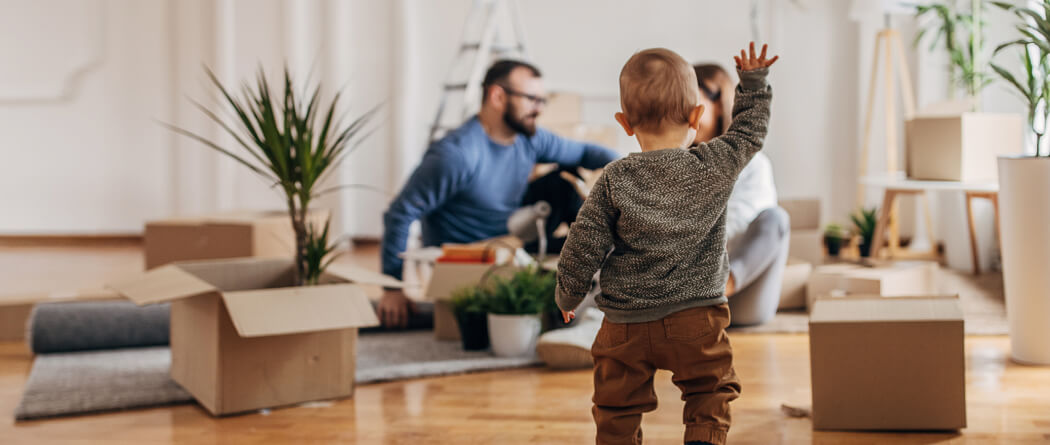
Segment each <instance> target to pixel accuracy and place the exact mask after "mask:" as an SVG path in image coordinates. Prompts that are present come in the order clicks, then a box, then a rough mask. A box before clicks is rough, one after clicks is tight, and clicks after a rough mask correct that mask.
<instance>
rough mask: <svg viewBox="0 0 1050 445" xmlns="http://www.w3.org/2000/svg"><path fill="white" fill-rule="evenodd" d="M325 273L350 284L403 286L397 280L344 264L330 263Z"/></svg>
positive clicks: (403, 285)
mask: <svg viewBox="0 0 1050 445" xmlns="http://www.w3.org/2000/svg"><path fill="white" fill-rule="evenodd" d="M325 273H327V274H329V275H334V276H337V277H339V278H342V279H344V280H346V281H349V282H351V283H357V284H375V285H378V286H383V287H393V288H402V287H405V284H404V283H402V282H401V280H398V279H397V278H394V277H391V276H389V275H383V274H381V273H379V272H374V271H371V270H368V269H365V268H362V267H357V266H354V265H352V264H346V263H332V264H330V265H329V266H328V269H325Z"/></svg>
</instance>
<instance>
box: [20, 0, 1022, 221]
mask: <svg viewBox="0 0 1050 445" xmlns="http://www.w3.org/2000/svg"><path fill="white" fill-rule="evenodd" d="M471 3H472V2H471V0H441V1H428V0H395V1H383V0H346V1H342V0H138V1H133V0H47V1H29V0H0V11H2V14H0V41H2V42H4V43H3V45H2V46H0V66H3V67H4V69H3V70H0V132H2V133H3V134H5V135H7V136H8V137H7V140H6V141H5V142H6V143H5V144H4V145H3V148H2V150H3V153H4V154H5V155H6V156H5V160H6V161H7V162H4V163H0V202H2V203H3V204H4V205H5V207H6V210H7V211H5V212H4V214H5V217H4V218H2V219H0V233H3V234H14V233H23V234H43V233H63V234H90V233H134V232H137V231H139V230H140V228H141V226H142V222H143V221H145V220H147V219H150V218H158V217H164V216H167V215H173V214H192V213H201V212H208V211H213V210H221V209H232V208H280V207H282V205H283V203H282V201H281V200H280V199H279V197H278V196H277V195H276V194H275V193H274V192H273V191H271V190H269V189H268V188H267V185H266V184H263V183H262V182H261V181H259V180H258V179H256V178H255V177H253V176H252V175H251V174H250V173H249V172H246V171H244V169H242V168H241V167H240V166H238V165H236V164H234V163H232V162H230V161H228V160H225V159H222V158H221V157H219V156H217V155H216V154H214V153H212V152H210V151H209V150H208V149H206V148H204V147H202V146H200V145H199V144H197V143H195V142H192V141H189V140H186V139H184V138H181V137H176V136H175V135H173V134H172V133H171V132H168V131H167V130H165V129H163V128H161V127H160V126H158V125H157V124H156V123H155V122H154V120H155V119H156V120H161V121H166V122H173V123H175V124H178V125H180V126H183V127H186V128H189V129H192V130H195V131H199V132H201V133H203V134H205V135H206V136H208V137H213V138H219V139H220V140H222V135H221V133H219V131H218V129H217V128H216V126H214V125H212V124H210V123H209V122H208V121H207V119H206V118H204V117H203V116H202V115H201V114H200V112H199V111H197V110H196V109H194V108H193V106H192V105H191V104H190V102H188V100H187V98H194V99H197V100H200V101H201V102H203V103H204V104H205V105H207V106H209V107H215V106H217V103H218V102H217V97H216V96H215V92H214V89H213V88H211V87H210V86H209V85H208V84H207V82H206V78H205V77H204V75H203V71H202V69H201V65H202V64H205V65H208V66H210V67H212V68H213V69H214V70H215V71H216V73H217V75H219V77H220V78H221V79H223V80H224V81H225V82H227V83H236V82H239V81H241V80H243V79H250V78H251V76H253V75H254V72H255V70H256V68H257V66H258V65H259V64H260V63H261V64H262V65H263V66H265V67H266V70H267V72H268V73H269V74H270V75H271V76H276V75H278V74H279V69H280V66H281V64H282V63H283V62H285V61H287V63H288V64H289V66H290V69H291V71H292V72H293V74H296V75H297V76H299V77H300V78H301V77H302V76H303V75H304V73H313V74H312V78H313V79H317V80H321V81H323V82H324V84H325V85H326V88H327V89H328V91H329V93H330V92H331V91H332V90H334V89H336V88H342V89H343V90H344V94H345V96H346V99H348V100H347V101H346V102H345V103H344V106H346V110H347V111H348V112H349V113H350V114H351V115H353V114H355V113H359V112H362V111H364V110H366V109H368V108H369V107H371V106H372V105H375V104H378V103H382V104H385V107H384V109H383V111H382V112H381V114H380V119H379V122H380V123H381V125H382V126H381V127H379V128H378V131H377V132H376V133H375V134H374V135H373V136H372V137H371V139H369V140H368V142H367V143H366V144H365V145H364V146H362V147H361V148H360V149H359V150H358V152H357V153H356V154H355V155H354V156H353V157H351V158H350V159H349V160H348V162H347V164H346V165H345V166H344V168H343V169H342V170H341V172H340V175H339V177H338V178H336V179H335V180H334V181H333V182H334V183H340V184H352V183H357V184H368V185H371V186H375V187H378V188H381V189H385V190H386V191H388V192H390V193H393V192H395V191H397V190H398V188H399V187H400V186H401V184H402V183H403V182H404V180H405V179H406V178H407V175H408V174H409V173H410V172H411V170H412V169H413V168H414V166H415V164H416V163H417V162H418V160H419V158H420V155H421V154H422V152H423V151H424V150H425V148H426V136H427V128H428V126H429V124H430V122H431V120H432V119H433V114H434V112H435V110H436V107H437V101H438V98H439V88H440V86H441V84H442V82H443V81H444V77H445V75H446V73H447V70H448V67H449V64H450V63H451V61H452V56H453V55H454V54H455V51H456V48H457V46H458V45H459V43H460V42H459V39H460V35H461V30H462V27H463V25H464V21H465V19H466V16H467V11H468V10H469V8H470V6H471ZM849 3H850V2H847V1H844V0H799V1H786V0H756V1H755V2H743V1H738V2H725V1H714V0H706V1H695V0H665V1H660V2H636V1H627V0H615V1H600V0H577V1H573V2H563V1H555V0H527V1H521V2H520V11H521V17H522V22H523V24H524V28H525V34H526V40H527V43H528V45H529V51H530V53H531V55H532V57H533V59H534V61H535V62H536V63H537V64H538V65H539V67H540V68H541V69H542V70H543V71H544V74H545V78H546V82H547V86H548V89H550V90H552V91H558V90H560V91H571V92H576V93H581V94H583V95H584V97H585V100H586V102H585V104H584V110H585V120H587V121H588V122H591V123H606V124H611V123H612V117H611V116H612V113H613V112H615V111H616V109H617V104H618V101H617V85H616V76H617V74H618V72H619V69H620V67H621V65H622V63H623V62H624V61H625V60H626V59H627V58H628V57H629V56H630V54H631V53H633V52H634V51H637V50H639V49H642V48H646V47H651V46H665V47H669V48H671V49H673V50H675V51H678V52H679V53H681V54H682V55H683V56H684V57H686V58H687V59H689V60H695V61H717V62H721V63H723V64H724V65H726V66H731V64H732V55H733V54H734V53H735V51H736V50H737V49H738V48H739V47H741V46H742V45H745V44H746V43H747V41H748V40H750V39H751V38H752V29H751V21H750V12H751V6H752V4H754V5H757V8H758V9H757V11H758V12H759V15H758V20H757V31H758V33H759V34H760V38H761V40H763V41H768V42H769V43H770V47H771V49H772V50H773V51H774V52H775V53H778V54H780V55H781V56H782V59H781V61H780V62H778V64H777V65H776V67H775V68H774V70H773V75H772V82H773V85H774V91H775V99H774V108H773V120H772V122H771V126H770V135H769V138H768V145H767V148H766V152H767V154H768V155H769V156H770V157H771V158H772V160H773V165H774V172H775V175H776V180H777V185H778V187H779V189H780V191H781V196H783V197H811V196H815V197H819V198H821V199H822V202H823V211H824V218H823V219H824V220H825V221H829V220H837V221H840V222H844V221H845V220H846V215H847V214H848V213H849V211H850V210H852V209H853V207H854V193H855V190H856V189H855V179H856V178H855V170H856V161H857V152H858V149H859V146H860V132H859V129H860V125H861V119H862V116H861V113H862V111H863V106H864V100H865V96H866V89H867V76H868V72H869V70H870V67H869V66H868V64H869V63H870V57H871V50H872V49H871V48H872V46H871V45H872V36H873V35H874V32H875V31H876V30H877V29H878V27H879V25H880V23H879V22H878V21H876V22H874V23H858V22H854V21H851V20H850V19H849V18H848V8H849ZM996 26H998V28H996V29H997V30H996V31H995V32H994V33H991V35H990V36H989V37H990V39H989V40H992V41H996V40H995V39H997V38H998V39H1000V40H1001V39H1002V34H1003V32H1004V31H1002V29H1001V28H1004V27H1005V29H1007V30H1008V28H1009V27H1008V26H1006V25H1002V24H997V25H996ZM913 28H914V24H909V23H903V25H902V29H904V30H905V31H904V32H905V35H904V40H905V45H906V47H907V48H908V49H909V52H910V54H909V58H910V62H911V63H912V67H913V68H912V70H913V73H914V76H915V78H916V80H917V83H916V92H917V94H918V95H919V99H920V100H919V102H920V105H922V104H924V103H928V101H933V100H936V99H937V97H936V96H937V94H936V93H931V91H932V90H934V89H936V88H937V87H938V86H943V85H942V84H940V83H938V81H937V80H936V73H937V72H938V70H939V69H940V67H939V66H938V64H936V63H924V62H926V59H925V57H927V56H925V55H924V53H925V51H922V50H920V51H917V52H916V51H912V50H911V46H910V45H909V43H910V38H911V37H910V36H909V35H908V34H907V32H908V30H910V29H913ZM14 42H17V44H15V43H14ZM931 73H933V74H931ZM1011 100H1012V99H1010V98H1009V97H1008V93H1007V92H1006V91H1005V90H1004V89H1003V88H1002V87H999V86H992V87H990V88H989V89H988V90H987V91H986V94H985V102H986V104H988V108H989V109H990V110H993V111H1004V110H1009V109H1016V108H1017V103H1016V102H1011ZM881 128H882V126H881V124H880V123H878V122H877V123H876V126H875V129H876V134H878V133H879V131H880V129H881ZM226 142H230V141H229V140H226ZM621 142H622V144H621V147H619V148H621V149H622V150H625V151H626V150H630V149H632V142H631V140H630V139H628V138H626V137H625V138H622V139H621ZM880 145H881V142H880V140H879V139H878V138H877V137H876V140H873V143H872V147H879V146H880ZM873 151H876V152H877V150H875V149H874V148H873ZM877 161H878V159H873V165H876V164H875V162H877ZM389 199H390V196H389V195H384V194H380V193H374V192H367V191H360V190H348V191H345V192H342V193H340V194H338V195H337V196H333V197H331V198H329V199H327V200H324V201H323V202H322V204H323V205H326V206H329V207H333V208H336V209H337V212H336V215H337V217H338V218H339V220H340V221H339V224H338V227H339V228H341V229H342V230H343V231H345V232H348V233H350V234H354V235H358V236H373V237H377V236H379V234H380V233H381V229H382V227H381V213H382V211H383V210H384V209H385V207H386V204H387V203H388V201H389Z"/></svg>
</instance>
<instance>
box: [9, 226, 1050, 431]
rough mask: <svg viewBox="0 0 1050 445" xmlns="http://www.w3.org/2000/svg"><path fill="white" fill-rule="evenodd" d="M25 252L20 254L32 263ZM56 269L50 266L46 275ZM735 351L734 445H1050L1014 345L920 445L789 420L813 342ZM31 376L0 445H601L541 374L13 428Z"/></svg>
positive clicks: (977, 366)
mask: <svg viewBox="0 0 1050 445" xmlns="http://www.w3.org/2000/svg"><path fill="white" fill-rule="evenodd" d="M20 249H21V248H19V249H14V251H16V252H19V253H25V252H24V251H22V250H20ZM83 249H84V248H78V249H74V250H73V251H82V250H83ZM88 249H91V248H90V247H89V248H88ZM117 250H118V251H121V252H123V253H120V254H113V253H112V252H109V253H107V252H104V251H102V250H99V251H96V253H97V254H98V255H99V256H103V257H104V256H106V255H111V256H118V257H121V258H124V260H114V261H113V262H112V263H106V261H107V260H99V261H101V263H102V264H114V265H119V266H121V267H125V266H127V267H130V266H129V264H131V263H133V261H131V260H132V259H133V258H132V256H133V254H134V252H135V247H134V246H131V247H125V248H124V250H120V249H117ZM11 252H12V250H10V249H0V264H6V265H17V264H19V263H18V261H17V258H13V257H11V255H12V253H11ZM67 253H68V252H67ZM81 253H83V252H81ZM38 254H39V255H41V258H40V261H39V264H47V265H50V267H51V268H55V267H59V266H63V267H74V268H75V267H77V263H79V262H82V261H84V258H89V257H90V256H89V255H79V256H78V255H72V256H67V255H65V254H64V253H63V250H62V249H57V248H56V249H52V250H50V253H48V254H45V253H40V252H38ZM48 255H50V261H45V260H44V257H47V256H48ZM374 255H375V251H374V249H370V250H369V249H366V250H363V251H359V253H358V254H357V255H354V258H352V259H351V260H352V261H354V262H357V263H359V264H366V265H367V264H372V263H373V262H377V261H378V260H377V259H376V257H375V256H374ZM111 259H112V258H111ZM34 264H35V263H34ZM136 264H137V263H136ZM23 266H24V265H23ZM96 266H97V265H96ZM96 266H87V265H85V266H83V267H85V268H91V267H96ZM135 267H137V266H135ZM0 274H2V275H0V283H5V285H6V283H8V282H10V281H8V280H13V281H14V282H15V284H14V286H15V287H16V288H18V289H20V290H32V291H46V290H47V289H46V288H39V289H37V288H35V287H34V286H37V285H43V286H44V287H46V286H49V285H57V284H55V283H56V282H54V281H53V280H46V281H45V282H37V281H33V282H29V280H30V279H32V280H37V279H38V278H39V277H42V276H45V275H46V274H45V273H43V272H32V271H29V270H25V268H24V267H23V268H22V269H20V272H19V273H14V272H12V269H4V270H3V271H0ZM73 276H78V274H73ZM26 277H29V278H26ZM77 279H78V280H79V279H80V278H77ZM49 283H51V284H49ZM63 283H65V284H66V285H69V284H72V283H69V282H63ZM90 284H91V283H87V285H90ZM732 341H733V346H734V350H735V363H736V368H737V372H738V373H739V375H740V377H741V379H742V381H743V385H744V390H743V394H742V396H741V398H740V399H739V400H737V401H736V402H734V404H733V415H734V425H733V429H732V431H731V432H730V443H747V444H772V443H787V444H796V443H821V444H838V443H844V444H883V443H906V444H949V443H950V444H955V443H965V444H971V443H973V444H977V443H980V444H985V443H1002V444H1015V443H1050V368H1038V367H1027V366H1022V365H1017V364H1014V363H1013V362H1011V361H1010V360H1009V358H1008V357H1009V341H1008V339H1007V338H1006V337H968V338H967V339H966V355H967V411H968V419H969V420H968V421H969V427H968V428H966V429H964V430H963V431H961V432H960V433H923V434H897V433H842V432H814V431H812V428H811V424H810V421H809V419H794V418H788V417H786V416H784V415H783V414H782V413H781V410H780V405H781V404H784V403H786V404H789V405H796V406H807V405H808V404H809V397H810V384H809V358H808V342H807V337H806V336H805V335H744V334H737V335H734V336H733V337H732ZM31 364H32V357H31V356H30V355H29V354H28V353H27V352H26V351H25V347H24V346H23V345H21V344H19V343H0V444H2V445H7V444H22V443H26V444H40V443H70V444H87V443H118V444H132V443H134V444H167V443H193V444H197V443H201V444H212V443H214V444H237V443H308V442H313V443H361V444H449V443H457V444H460V443H462V444H475V443H477V444H489V443H501V444H502V443H542V444H563V443H564V444H580V443H591V442H593V434H594V426H593V423H592V421H591V417H590V411H589V410H590V395H591V374H590V372H589V371H572V372H555V371H549V370H546V369H542V368H532V369H520V370H513V371H500V372H489V373H480V374H470V375H463V376H453V377H438V378H428V379H420V380H409V381H401V382H391V383H380V384H373V385H365V386H361V387H359V388H358V389H357V393H356V395H355V396H354V397H353V398H351V399H347V400H342V401H337V402H333V403H331V404H319V405H315V406H311V407H296V408H287V409H277V410H273V411H271V412H269V413H266V414H261V413H257V414H248V415H242V416H235V417H228V418H221V419H216V418H213V417H210V416H208V415H207V414H205V412H204V411H202V410H201V409H200V408H198V407H196V406H195V405H181V406H172V407H161V408H154V409H148V410H140V411H131V412H119V413H109V414H97V415H90V416H81V417H73V418H63V419H52V420H43V421H33V422H22V423H17V424H16V423H14V421H13V412H14V409H15V405H16V404H17V403H18V399H19V397H20V396H21V391H22V386H23V385H24V383H25V380H26V376H27V374H28V372H29V369H30V366H31ZM888 365H889V366H892V365H893V364H888ZM656 390H657V394H658V396H659V398H660V407H659V409H657V411H655V412H653V413H651V414H648V415H646V417H645V419H644V421H643V428H644V430H645V436H646V439H647V440H646V443H668V444H673V443H681V433H682V426H681V407H682V402H681V401H680V400H679V398H678V390H677V388H675V387H674V386H673V385H672V384H671V382H670V377H669V375H667V374H660V375H658V376H657V380H656Z"/></svg>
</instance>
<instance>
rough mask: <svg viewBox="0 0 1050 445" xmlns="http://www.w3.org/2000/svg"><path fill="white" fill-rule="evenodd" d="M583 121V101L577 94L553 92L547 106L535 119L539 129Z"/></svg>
mask: <svg viewBox="0 0 1050 445" xmlns="http://www.w3.org/2000/svg"><path fill="white" fill-rule="evenodd" d="M582 120H583V99H582V98H581V97H580V95H578V94H573V93H565V92H555V93H551V94H550V96H549V97H548V98H547V106H545V107H543V112H542V113H540V115H539V117H537V118H536V123H537V124H538V125H539V126H540V127H544V128H547V127H552V126H556V125H565V124H569V125H574V124H578V123H580V121H582Z"/></svg>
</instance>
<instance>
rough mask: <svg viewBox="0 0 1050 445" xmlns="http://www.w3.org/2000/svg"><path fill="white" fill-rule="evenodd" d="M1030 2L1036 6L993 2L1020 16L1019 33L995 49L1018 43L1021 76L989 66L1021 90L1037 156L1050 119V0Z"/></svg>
mask: <svg viewBox="0 0 1050 445" xmlns="http://www.w3.org/2000/svg"><path fill="white" fill-rule="evenodd" d="M1032 3H1034V4H1038V5H1039V6H1031V7H1026V6H1017V5H1013V4H1010V3H1005V2H992V4H994V5H995V6H998V7H999V8H1002V9H1004V10H1006V11H1009V12H1012V13H1013V14H1014V15H1015V16H1017V18H1018V19H1019V20H1020V23H1018V24H1017V25H1016V26H1015V29H1016V31H1017V32H1018V33H1019V34H1020V37H1019V38H1017V39H1015V40H1011V41H1009V42H1006V43H1003V44H1002V45H999V46H998V47H997V48H996V49H995V53H999V52H1000V51H1002V50H1004V49H1007V48H1014V47H1019V49H1020V50H1019V51H1018V53H1019V54H1020V55H1021V63H1022V64H1023V66H1024V72H1023V73H1022V75H1023V76H1024V77H1020V76H1015V75H1014V74H1013V73H1012V72H1010V71H1009V70H1007V69H1005V68H1003V67H1002V66H1000V65H996V64H994V63H993V64H992V69H994V70H995V72H996V73H997V74H999V77H1002V78H1003V80H1005V81H1006V82H1007V83H1009V84H1010V86H1011V87H1013V89H1015V90H1016V91H1017V92H1018V93H1020V95H1021V98H1022V99H1023V100H1024V102H1025V105H1026V106H1027V108H1028V124H1029V126H1030V127H1031V130H1032V133H1033V134H1034V136H1035V155H1036V156H1039V155H1040V153H1039V152H1040V150H1039V149H1040V147H1041V144H1042V142H1043V137H1044V136H1046V130H1047V124H1048V123H1050V0H1042V1H1041V2H1032ZM1046 156H1050V150H1047V152H1046Z"/></svg>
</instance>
